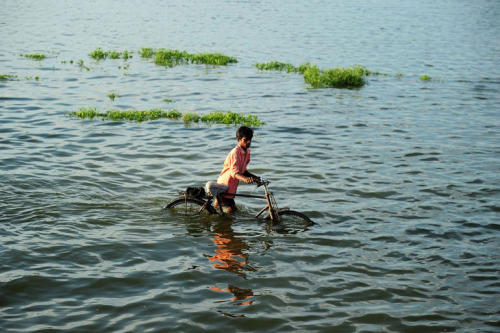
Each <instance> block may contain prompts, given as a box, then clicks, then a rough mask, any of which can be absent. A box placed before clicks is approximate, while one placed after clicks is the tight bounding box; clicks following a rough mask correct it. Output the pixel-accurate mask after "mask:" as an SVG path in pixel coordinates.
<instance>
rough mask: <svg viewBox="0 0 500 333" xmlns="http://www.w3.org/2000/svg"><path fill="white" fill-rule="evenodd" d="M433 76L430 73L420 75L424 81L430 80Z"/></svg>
mask: <svg viewBox="0 0 500 333" xmlns="http://www.w3.org/2000/svg"><path fill="white" fill-rule="evenodd" d="M431 79H432V78H431V77H430V76H429V75H425V74H424V75H422V76H420V80H422V81H430V80H431Z"/></svg>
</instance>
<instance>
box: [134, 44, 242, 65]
mask: <svg viewBox="0 0 500 333" xmlns="http://www.w3.org/2000/svg"><path fill="white" fill-rule="evenodd" d="M153 53H154V60H153V61H154V63H155V64H156V65H160V66H166V67H174V66H177V65H184V64H189V63H191V64H205V65H227V64H230V63H236V62H238V60H237V59H236V58H234V57H230V56H226V55H223V54H221V53H197V54H190V53H188V52H186V51H179V50H171V49H170V50H165V49H158V50H157V51H153V50H152V49H144V48H143V49H142V50H141V55H142V54H144V58H148V57H152V56H153Z"/></svg>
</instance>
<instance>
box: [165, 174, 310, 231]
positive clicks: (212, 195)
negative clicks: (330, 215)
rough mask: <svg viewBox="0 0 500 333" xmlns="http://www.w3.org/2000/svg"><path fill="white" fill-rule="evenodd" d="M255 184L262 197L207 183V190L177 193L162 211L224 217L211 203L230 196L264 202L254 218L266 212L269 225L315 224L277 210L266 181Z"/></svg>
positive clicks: (257, 181)
mask: <svg viewBox="0 0 500 333" xmlns="http://www.w3.org/2000/svg"><path fill="white" fill-rule="evenodd" d="M255 183H256V184H257V187H260V186H263V188H264V195H254V194H245V193H227V192H226V191H227V186H224V185H221V184H215V182H208V183H207V185H206V189H207V190H205V189H203V187H188V188H187V189H186V191H182V192H179V194H180V196H179V197H177V198H175V199H173V200H172V201H170V202H169V203H168V204H167V205H166V206H165V207H164V208H163V209H172V208H177V209H178V211H179V212H180V213H184V214H185V215H187V216H196V215H201V214H204V213H207V214H219V215H224V211H223V209H222V207H221V206H220V205H219V206H218V209H217V207H215V206H214V205H213V201H214V199H218V200H217V202H221V200H220V197H221V196H222V195H231V196H238V197H245V198H256V199H264V200H266V202H267V204H266V206H265V207H264V208H262V209H261V210H260V211H259V212H258V213H257V214H256V215H255V218H259V217H261V216H262V214H264V213H265V212H267V214H265V215H264V216H263V218H264V219H268V220H271V224H278V223H280V222H287V223H292V222H302V223H304V224H306V225H313V224H315V223H314V222H313V221H312V220H311V219H310V218H309V217H308V216H307V215H305V214H304V213H301V212H297V211H295V210H291V209H289V208H281V209H280V208H278V205H277V203H276V200H275V199H274V194H273V192H271V191H269V189H268V185H269V183H270V181H269V180H268V179H264V178H260V179H258V180H256V181H255Z"/></svg>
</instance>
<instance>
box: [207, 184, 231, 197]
mask: <svg viewBox="0 0 500 333" xmlns="http://www.w3.org/2000/svg"><path fill="white" fill-rule="evenodd" d="M228 189H229V186H227V185H224V184H219V183H217V182H214V181H209V182H207V184H206V185H205V191H206V192H207V193H208V194H209V195H211V196H214V197H215V196H217V195H219V194H221V193H224V192H227V190H228Z"/></svg>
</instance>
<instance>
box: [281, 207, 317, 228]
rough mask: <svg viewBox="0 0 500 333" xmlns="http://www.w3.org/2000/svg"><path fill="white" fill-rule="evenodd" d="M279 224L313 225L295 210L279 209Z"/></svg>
mask: <svg viewBox="0 0 500 333" xmlns="http://www.w3.org/2000/svg"><path fill="white" fill-rule="evenodd" d="M278 215H279V217H280V220H281V223H283V224H285V225H289V226H292V225H305V226H307V225H313V224H314V222H313V221H312V220H311V219H310V218H309V217H308V216H307V215H306V214H304V213H301V212H297V211H295V210H289V209H280V210H278Z"/></svg>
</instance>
